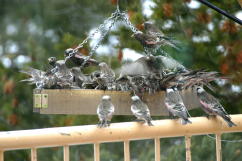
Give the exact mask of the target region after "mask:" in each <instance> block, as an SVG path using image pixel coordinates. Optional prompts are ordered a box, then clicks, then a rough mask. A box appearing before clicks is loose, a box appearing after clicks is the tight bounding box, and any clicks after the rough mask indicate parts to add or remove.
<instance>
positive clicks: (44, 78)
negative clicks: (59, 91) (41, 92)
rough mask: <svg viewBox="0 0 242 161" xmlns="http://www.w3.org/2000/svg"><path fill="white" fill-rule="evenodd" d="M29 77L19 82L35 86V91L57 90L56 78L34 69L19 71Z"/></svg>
mask: <svg viewBox="0 0 242 161" xmlns="http://www.w3.org/2000/svg"><path fill="white" fill-rule="evenodd" d="M20 72H22V73H25V74H27V75H29V76H31V77H30V78H28V79H24V80H21V81H22V82H29V84H35V85H36V87H37V89H43V88H45V89H50V88H57V87H56V86H57V82H58V78H57V77H56V76H55V75H53V74H47V73H46V72H44V71H42V70H38V69H34V68H28V69H27V70H22V71H20Z"/></svg>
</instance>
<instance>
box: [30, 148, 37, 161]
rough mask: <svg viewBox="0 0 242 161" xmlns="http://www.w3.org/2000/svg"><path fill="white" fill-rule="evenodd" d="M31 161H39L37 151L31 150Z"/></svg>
mask: <svg viewBox="0 0 242 161" xmlns="http://www.w3.org/2000/svg"><path fill="white" fill-rule="evenodd" d="M31 161H37V149H36V148H31Z"/></svg>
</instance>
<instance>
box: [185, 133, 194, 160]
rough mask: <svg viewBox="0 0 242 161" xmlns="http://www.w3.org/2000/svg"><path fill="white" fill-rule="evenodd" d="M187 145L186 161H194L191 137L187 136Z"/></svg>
mask: <svg viewBox="0 0 242 161" xmlns="http://www.w3.org/2000/svg"><path fill="white" fill-rule="evenodd" d="M185 144H186V161H192V155H191V136H185Z"/></svg>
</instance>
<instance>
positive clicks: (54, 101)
mask: <svg viewBox="0 0 242 161" xmlns="http://www.w3.org/2000/svg"><path fill="white" fill-rule="evenodd" d="M103 95H110V96H111V100H112V103H113V104H114V106H115V115H132V113H131V111H130V106H131V98H130V92H121V91H103V90H89V89H88V90H86V89H76V90H73V89H60V90H47V89H44V90H37V89H36V90H34V112H39V113H41V114H83V115H95V114H96V110H97V106H98V104H99V103H100V100H101V97H102V96H103ZM164 95H165V92H163V91H161V92H157V93H155V94H148V93H147V94H145V95H144V100H145V102H146V103H147V105H148V106H149V109H150V112H151V115H153V116H161V115H163V116H164V115H168V111H167V109H166V108H165V105H164ZM181 96H182V98H183V101H184V104H185V105H186V106H187V108H188V110H190V109H193V108H196V107H198V106H200V104H199V102H198V99H197V96H196V95H195V94H194V93H193V92H192V91H190V90H189V91H184V92H182V93H181Z"/></svg>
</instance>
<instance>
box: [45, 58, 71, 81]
mask: <svg viewBox="0 0 242 161" xmlns="http://www.w3.org/2000/svg"><path fill="white" fill-rule="evenodd" d="M48 62H49V64H50V65H51V66H52V67H53V69H51V72H52V73H53V74H56V76H57V77H58V78H63V79H71V78H72V74H71V71H70V69H68V68H67V67H66V64H65V61H64V60H57V59H56V58H55V57H50V58H48Z"/></svg>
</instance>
